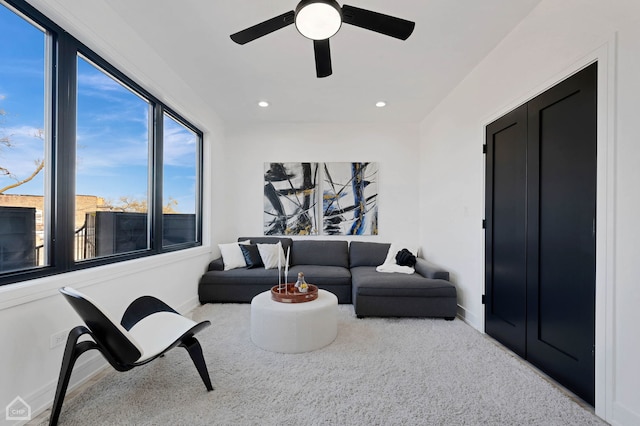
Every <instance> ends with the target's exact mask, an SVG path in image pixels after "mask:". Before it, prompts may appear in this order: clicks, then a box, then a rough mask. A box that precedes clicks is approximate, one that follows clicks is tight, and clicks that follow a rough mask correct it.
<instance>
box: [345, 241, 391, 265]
mask: <svg viewBox="0 0 640 426" xmlns="http://www.w3.org/2000/svg"><path fill="white" fill-rule="evenodd" d="M390 246H391V244H384V243H370V242H361V241H352V242H351V246H350V247H349V263H350V265H351V267H352V268H353V267H354V266H378V265H382V264H383V263H384V260H385V258H386V257H387V252H388V251H389V247H390Z"/></svg>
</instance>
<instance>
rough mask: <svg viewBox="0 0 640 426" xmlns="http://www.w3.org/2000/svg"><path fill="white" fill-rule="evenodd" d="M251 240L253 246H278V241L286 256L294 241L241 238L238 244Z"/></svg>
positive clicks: (276, 238)
mask: <svg viewBox="0 0 640 426" xmlns="http://www.w3.org/2000/svg"><path fill="white" fill-rule="evenodd" d="M245 240H249V241H251V244H277V243H278V241H280V243H282V250H284V254H285V255H286V254H287V250H288V249H289V247H291V243H292V242H293V240H292V239H291V238H279V237H240V238H238V242H240V241H245Z"/></svg>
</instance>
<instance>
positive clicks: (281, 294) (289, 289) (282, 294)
mask: <svg viewBox="0 0 640 426" xmlns="http://www.w3.org/2000/svg"><path fill="white" fill-rule="evenodd" d="M308 285H309V289H308V290H307V292H306V293H301V292H299V291H298V289H297V288H296V287H295V285H294V284H283V285H282V287H281V291H279V290H278V286H277V285H275V286H273V287H271V298H272V299H273V300H275V301H276V302H281V303H302V302H311V301H312V300H316V299H317V298H318V286H315V285H313V284H308Z"/></svg>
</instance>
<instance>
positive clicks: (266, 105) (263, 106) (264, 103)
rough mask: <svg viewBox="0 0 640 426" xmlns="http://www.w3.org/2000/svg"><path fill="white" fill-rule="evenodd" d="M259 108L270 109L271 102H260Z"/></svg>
mask: <svg viewBox="0 0 640 426" xmlns="http://www.w3.org/2000/svg"><path fill="white" fill-rule="evenodd" d="M258 106H259V107H262V108H266V107H268V106H269V102H267V101H260V102H258Z"/></svg>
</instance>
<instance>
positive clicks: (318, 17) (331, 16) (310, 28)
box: [295, 0, 342, 40]
mask: <svg viewBox="0 0 640 426" xmlns="http://www.w3.org/2000/svg"><path fill="white" fill-rule="evenodd" d="M295 23H296V28H297V29H298V32H299V33H300V34H302V35H303V36H305V37H306V38H309V39H311V40H326V39H328V38H330V37H332V36H333V35H335V34H336V33H337V32H338V30H339V29H340V26H341V25H342V9H341V8H340V5H339V4H338V2H336V1H335V0H302V1H301V2H300V3H298V6H296V12H295Z"/></svg>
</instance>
